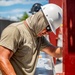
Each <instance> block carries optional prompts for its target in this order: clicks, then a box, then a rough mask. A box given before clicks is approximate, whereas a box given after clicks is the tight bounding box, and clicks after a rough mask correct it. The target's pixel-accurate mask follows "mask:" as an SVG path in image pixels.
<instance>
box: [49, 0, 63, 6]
mask: <svg viewBox="0 0 75 75" xmlns="http://www.w3.org/2000/svg"><path fill="white" fill-rule="evenodd" d="M62 2H63V0H49V3H55V4H57V5H59V6H61V7H62Z"/></svg>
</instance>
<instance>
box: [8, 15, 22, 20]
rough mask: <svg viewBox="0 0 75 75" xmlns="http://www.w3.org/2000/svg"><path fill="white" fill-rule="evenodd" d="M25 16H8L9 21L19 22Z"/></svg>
mask: <svg viewBox="0 0 75 75" xmlns="http://www.w3.org/2000/svg"><path fill="white" fill-rule="evenodd" d="M22 16H23V14H17V15H14V16H7V19H10V20H13V21H18V20H19V19H18V18H21V17H22Z"/></svg>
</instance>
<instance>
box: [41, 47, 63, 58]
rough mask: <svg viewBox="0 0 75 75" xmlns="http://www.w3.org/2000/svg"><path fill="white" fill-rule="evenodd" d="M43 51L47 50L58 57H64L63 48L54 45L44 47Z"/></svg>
mask: <svg viewBox="0 0 75 75" xmlns="http://www.w3.org/2000/svg"><path fill="white" fill-rule="evenodd" d="M42 51H44V52H46V53H47V54H49V55H51V56H53V57H56V58H60V57H62V53H63V52H62V51H63V49H62V48H58V47H54V46H50V47H46V48H44V49H43V50H42Z"/></svg>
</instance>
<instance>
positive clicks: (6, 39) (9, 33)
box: [0, 26, 20, 52]
mask: <svg viewBox="0 0 75 75" xmlns="http://www.w3.org/2000/svg"><path fill="white" fill-rule="evenodd" d="M19 38H20V32H19V30H18V28H16V27H15V26H8V27H7V28H5V29H4V30H3V32H2V34H1V38H0V45H1V46H3V47H6V48H8V49H10V50H12V51H13V52H16V50H17V48H18V44H19Z"/></svg>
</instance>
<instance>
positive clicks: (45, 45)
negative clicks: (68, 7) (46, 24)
mask: <svg viewBox="0 0 75 75" xmlns="http://www.w3.org/2000/svg"><path fill="white" fill-rule="evenodd" d="M41 41H42V42H41V48H40V50H42V49H44V48H46V47H48V46H51V45H52V44H51V43H50V42H49V41H48V40H47V39H46V38H45V37H44V36H43V37H42V39H41Z"/></svg>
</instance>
